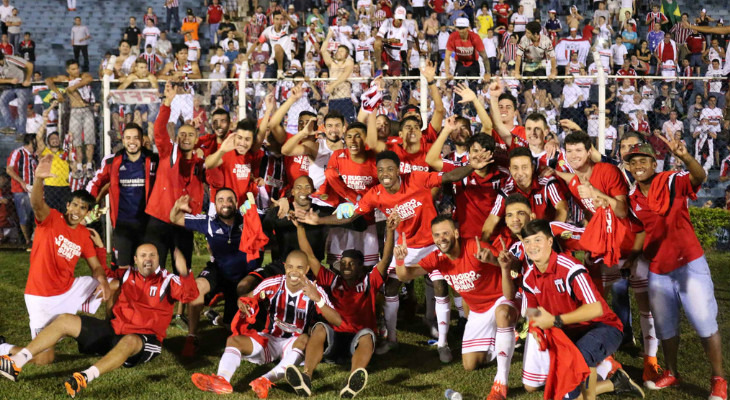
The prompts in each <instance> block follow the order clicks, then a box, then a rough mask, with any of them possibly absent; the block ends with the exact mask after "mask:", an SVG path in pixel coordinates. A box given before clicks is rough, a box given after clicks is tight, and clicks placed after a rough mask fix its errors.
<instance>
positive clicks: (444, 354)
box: [438, 345, 454, 364]
mask: <svg viewBox="0 0 730 400" xmlns="http://www.w3.org/2000/svg"><path fill="white" fill-rule="evenodd" d="M438 352H439V360H441V362H442V363H444V364H448V363H450V362H451V361H452V360H453V359H454V356H453V355H452V354H451V349H450V348H449V345H446V346H444V347H439V348H438Z"/></svg>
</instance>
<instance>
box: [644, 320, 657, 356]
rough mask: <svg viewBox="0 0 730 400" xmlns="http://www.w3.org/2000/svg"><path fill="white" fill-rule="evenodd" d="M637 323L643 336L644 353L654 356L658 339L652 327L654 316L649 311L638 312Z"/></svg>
mask: <svg viewBox="0 0 730 400" xmlns="http://www.w3.org/2000/svg"><path fill="white" fill-rule="evenodd" d="M639 323H640V324H641V336H642V337H643V338H644V355H647V356H649V357H656V352H657V348H658V347H659V340H658V339H657V337H656V330H655V329H654V317H653V316H652V315H651V312H648V313H644V312H642V313H640V315H639Z"/></svg>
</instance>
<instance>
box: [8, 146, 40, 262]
mask: <svg viewBox="0 0 730 400" xmlns="http://www.w3.org/2000/svg"><path fill="white" fill-rule="evenodd" d="M35 140H36V139H35V135H23V145H22V146H21V147H18V148H17V149H15V150H13V152H12V153H10V156H9V157H8V161H7V167H6V168H5V171H6V172H7V173H8V175H9V176H10V178H12V181H11V192H12V193H13V201H14V202H15V211H16V212H17V214H18V220H19V222H20V230H21V231H22V232H23V238H24V239H25V244H26V246H27V248H28V249H30V248H31V232H32V229H33V227H32V225H33V209H32V208H31V206H30V195H29V193H30V190H31V188H32V185H33V174H34V173H35V167H36V165H37V163H38V160H37V158H36V141H35Z"/></svg>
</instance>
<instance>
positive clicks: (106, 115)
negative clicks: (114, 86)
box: [101, 75, 112, 253]
mask: <svg viewBox="0 0 730 400" xmlns="http://www.w3.org/2000/svg"><path fill="white" fill-rule="evenodd" d="M110 79H111V76H110V75H104V80H103V81H102V86H101V98H102V104H101V106H102V110H103V111H102V118H103V121H104V124H103V128H102V129H104V132H102V133H101V142H102V144H103V148H104V154H102V158H104V156H106V155H107V154H110V153H111V152H112V145H111V140H110V138H109V131H111V128H112V121H111V119H112V117H111V110H109V90H110V83H109V80H110ZM104 201H105V202H106V205H107V207H109V195H108V194H107V195H106V196H105V200H104ZM105 215H106V229H105V231H106V251H107V253H111V251H112V220H111V216H110V215H111V213H109V212H107V213H106V214H105Z"/></svg>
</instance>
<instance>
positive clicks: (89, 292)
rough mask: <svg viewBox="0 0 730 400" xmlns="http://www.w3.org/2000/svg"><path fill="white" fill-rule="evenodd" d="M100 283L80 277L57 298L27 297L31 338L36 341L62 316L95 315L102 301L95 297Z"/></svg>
mask: <svg viewBox="0 0 730 400" xmlns="http://www.w3.org/2000/svg"><path fill="white" fill-rule="evenodd" d="M97 285H99V282H98V281H97V280H96V279H94V278H93V277H91V276H80V277H78V278H76V279H74V283H73V285H72V286H71V288H70V289H69V290H68V291H67V292H66V293H63V294H59V295H56V296H35V295H32V294H26V295H25V307H26V308H27V309H28V316H29V317H30V337H31V339H35V337H36V336H37V335H38V333H39V332H40V331H41V330H43V328H45V327H46V326H47V325H48V324H50V323H51V322H53V320H54V319H56V317H58V316H59V315H61V314H76V313H77V312H79V311H81V312H85V313H88V314H94V313H95V312H96V310H98V309H99V306H100V305H101V302H102V299H101V297H99V296H95V295H94V291H95V290H96V287H97Z"/></svg>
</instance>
